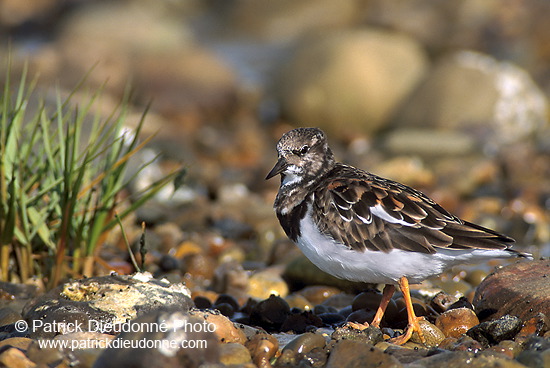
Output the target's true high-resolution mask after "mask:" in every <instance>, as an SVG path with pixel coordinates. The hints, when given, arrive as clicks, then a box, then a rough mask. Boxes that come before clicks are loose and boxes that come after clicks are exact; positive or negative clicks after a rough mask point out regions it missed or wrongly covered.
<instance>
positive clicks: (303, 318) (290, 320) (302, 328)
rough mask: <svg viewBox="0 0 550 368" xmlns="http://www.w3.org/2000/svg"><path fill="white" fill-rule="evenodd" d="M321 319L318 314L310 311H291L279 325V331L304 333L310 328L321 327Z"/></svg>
mask: <svg viewBox="0 0 550 368" xmlns="http://www.w3.org/2000/svg"><path fill="white" fill-rule="evenodd" d="M322 326H323V320H322V319H321V317H319V316H318V315H316V314H314V313H313V312H311V311H303V312H300V313H292V314H290V315H289V316H287V317H286V318H285V321H284V322H283V324H282V325H281V328H280V329H281V331H283V332H294V333H298V334H300V333H304V332H306V331H309V330H311V329H312V328H317V327H322Z"/></svg>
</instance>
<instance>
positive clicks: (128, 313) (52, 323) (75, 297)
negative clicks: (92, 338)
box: [23, 273, 193, 338]
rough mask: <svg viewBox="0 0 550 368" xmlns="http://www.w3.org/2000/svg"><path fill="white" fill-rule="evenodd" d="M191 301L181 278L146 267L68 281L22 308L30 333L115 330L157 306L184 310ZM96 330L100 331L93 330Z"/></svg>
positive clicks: (47, 334)
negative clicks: (165, 276) (145, 270)
mask: <svg viewBox="0 0 550 368" xmlns="http://www.w3.org/2000/svg"><path fill="white" fill-rule="evenodd" d="M192 305H193V302H192V301H191V298H190V293H189V290H188V289H187V288H186V287H185V286H184V285H183V284H170V283H169V282H168V281H166V280H156V279H153V277H152V276H151V274H149V273H137V274H135V275H133V276H122V275H121V276H119V275H111V276H100V277H91V278H87V279H83V280H78V281H73V282H69V283H66V284H63V285H60V286H58V287H57V288H55V289H52V290H51V291H50V292H48V293H47V294H44V295H42V296H40V297H38V298H37V299H36V300H34V301H32V302H29V304H27V306H26V307H25V309H24V310H23V316H24V318H25V320H26V321H27V322H28V324H29V326H30V327H31V328H30V333H31V337H44V338H51V337H54V336H55V335H57V334H66V333H72V332H80V331H88V330H95V331H96V332H102V333H109V334H117V333H118V332H120V331H119V330H117V329H118V328H120V327H121V326H122V325H123V324H124V323H127V322H128V321H130V320H132V319H134V318H136V317H138V316H141V315H144V314H146V313H148V312H150V311H154V310H159V309H161V308H169V307H175V308H178V309H179V310H181V311H187V310H189V308H190V307H191V306H192ZM99 330H101V331H99Z"/></svg>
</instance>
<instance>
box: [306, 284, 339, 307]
mask: <svg viewBox="0 0 550 368" xmlns="http://www.w3.org/2000/svg"><path fill="white" fill-rule="evenodd" d="M297 293H298V294H300V295H302V296H303V297H304V298H306V299H307V300H309V301H310V302H311V303H312V304H313V305H319V304H321V303H324V302H325V301H326V300H327V299H329V298H331V297H334V296H336V295H339V294H341V293H342V291H341V290H340V289H338V288H336V287H330V286H321V285H314V286H307V287H305V288H303V289H302V290H299V291H297Z"/></svg>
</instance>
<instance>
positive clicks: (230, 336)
mask: <svg viewBox="0 0 550 368" xmlns="http://www.w3.org/2000/svg"><path fill="white" fill-rule="evenodd" d="M189 315H190V316H192V317H197V318H200V319H201V320H202V321H205V322H208V323H209V324H212V326H213V329H214V333H215V335H216V337H217V338H218V340H219V341H220V342H223V343H229V342H235V343H239V344H244V342H245V341H246V336H245V334H244V332H243V331H242V330H241V329H240V328H239V327H237V325H236V324H235V323H233V322H231V320H229V318H227V317H226V316H224V315H222V314H220V313H219V312H216V311H200V310H191V311H189Z"/></svg>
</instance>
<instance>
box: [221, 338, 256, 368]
mask: <svg viewBox="0 0 550 368" xmlns="http://www.w3.org/2000/svg"><path fill="white" fill-rule="evenodd" d="M250 362H252V357H251V356H250V352H249V351H248V349H247V348H246V347H245V346H244V345H242V344H238V343H235V342H231V343H227V344H222V345H220V363H223V364H225V365H231V364H235V365H239V364H246V363H250Z"/></svg>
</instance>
